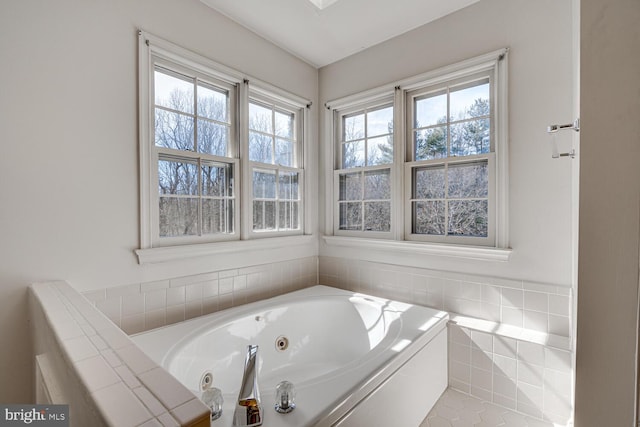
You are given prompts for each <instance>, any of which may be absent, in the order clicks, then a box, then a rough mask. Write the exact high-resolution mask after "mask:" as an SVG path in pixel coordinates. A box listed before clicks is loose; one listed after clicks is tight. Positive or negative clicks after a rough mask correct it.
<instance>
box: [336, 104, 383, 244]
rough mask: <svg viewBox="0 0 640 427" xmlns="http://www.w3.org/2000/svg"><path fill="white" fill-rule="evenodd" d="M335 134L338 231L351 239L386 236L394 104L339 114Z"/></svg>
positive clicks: (373, 106)
mask: <svg viewBox="0 0 640 427" xmlns="http://www.w3.org/2000/svg"><path fill="white" fill-rule="evenodd" d="M337 134H338V138H337V141H338V144H339V148H338V150H337V152H338V153H339V156H338V159H337V164H338V165H339V166H338V169H337V170H336V171H335V185H336V187H337V188H336V194H337V195H338V200H337V204H336V212H335V216H336V224H337V229H338V230H339V231H340V232H343V233H350V234H351V235H358V234H367V235H373V234H378V235H382V236H384V235H385V234H389V233H390V232H391V181H392V180H391V166H392V165H393V104H392V103H383V104H382V105H376V104H374V105H372V106H369V107H365V108H361V109H356V110H355V111H350V112H346V113H341V114H340V116H339V126H338V129H337ZM380 233H382V234H380Z"/></svg>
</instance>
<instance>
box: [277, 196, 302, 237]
mask: <svg viewBox="0 0 640 427" xmlns="http://www.w3.org/2000/svg"><path fill="white" fill-rule="evenodd" d="M298 224H299V222H298V202H291V201H281V202H278V228H279V229H280V230H297V229H298V228H299V225H298Z"/></svg>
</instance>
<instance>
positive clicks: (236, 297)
mask: <svg viewBox="0 0 640 427" xmlns="http://www.w3.org/2000/svg"><path fill="white" fill-rule="evenodd" d="M316 284H318V258H317V257H308V258H301V259H296V260H290V261H282V262H277V263H272V264H262V265H255V266H251V267H244V268H239V269H231V270H222V271H213V272H209V273H204V274H196V275H192V276H186V277H176V278H172V279H166V280H161V281H155V282H145V283H134V284H130V285H124V286H118V287H113V288H107V289H101V290H97V291H90V292H84V293H83V295H84V296H85V297H86V298H87V299H88V300H89V301H91V302H92V303H93V304H94V305H95V306H96V308H98V309H99V310H100V311H102V312H103V313H104V314H105V315H106V316H107V317H108V318H109V319H111V321H113V323H115V324H116V325H118V326H119V327H120V328H121V329H122V330H123V331H125V332H126V333H127V334H135V333H138V332H142V331H147V330H150V329H154V328H158V327H160V326H164V325H169V324H171V323H177V322H181V321H183V320H186V319H192V318H194V317H198V316H202V315H204V314H209V313H214V312H216V311H219V310H223V309H225V308H230V307H234V306H237V305H241V304H246V303H249V302H253V301H258V300H261V299H265V298H270V297H273V296H276V295H280V294H283V293H286V292H291V291H295V290H297V289H301V288H305V287H308V286H312V285H316Z"/></svg>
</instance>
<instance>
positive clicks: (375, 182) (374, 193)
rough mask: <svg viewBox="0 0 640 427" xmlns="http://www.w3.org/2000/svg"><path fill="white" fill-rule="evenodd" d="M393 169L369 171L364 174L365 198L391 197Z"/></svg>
mask: <svg viewBox="0 0 640 427" xmlns="http://www.w3.org/2000/svg"><path fill="white" fill-rule="evenodd" d="M390 177H391V170H390V169H384V170H379V171H369V172H365V174H364V199H365V200H385V199H391V178H390Z"/></svg>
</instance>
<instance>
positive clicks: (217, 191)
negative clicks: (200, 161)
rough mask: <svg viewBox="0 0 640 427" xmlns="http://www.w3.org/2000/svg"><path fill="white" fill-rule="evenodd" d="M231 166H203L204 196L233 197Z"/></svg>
mask: <svg viewBox="0 0 640 427" xmlns="http://www.w3.org/2000/svg"><path fill="white" fill-rule="evenodd" d="M231 178H232V177H231V166H230V165H203V166H202V195H203V196H213V197H230V196H233V190H232V187H231V182H232V181H231Z"/></svg>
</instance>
